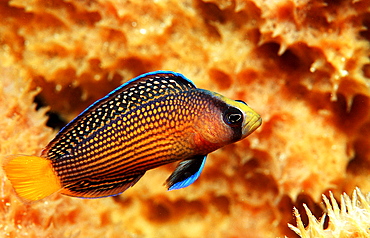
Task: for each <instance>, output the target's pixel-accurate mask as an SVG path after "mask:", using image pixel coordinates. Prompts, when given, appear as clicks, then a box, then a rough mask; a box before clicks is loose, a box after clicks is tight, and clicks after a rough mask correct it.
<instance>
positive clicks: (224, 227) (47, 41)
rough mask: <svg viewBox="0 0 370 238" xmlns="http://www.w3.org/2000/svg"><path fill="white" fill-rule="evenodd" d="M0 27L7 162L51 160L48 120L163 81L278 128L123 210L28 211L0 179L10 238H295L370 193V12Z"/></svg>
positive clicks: (334, 8) (0, 149) (80, 8)
mask: <svg viewBox="0 0 370 238" xmlns="http://www.w3.org/2000/svg"><path fill="white" fill-rule="evenodd" d="M0 16H1V22H0V68H1V75H0V77H1V79H0V92H1V93H0V107H1V110H0V115H1V116H0V118H1V119H0V128H1V130H0V141H1V142H0V143H1V144H0V154H1V156H2V159H4V156H5V155H9V154H19V153H21V154H38V153H39V152H40V151H41V149H42V148H43V147H44V146H45V145H46V144H47V143H48V141H49V140H50V139H52V138H53V136H54V135H55V133H56V132H57V131H56V130H52V129H50V128H49V127H47V126H46V122H47V120H48V118H49V117H48V115H49V114H47V113H46V112H47V111H48V110H49V111H51V112H52V113H53V114H57V115H59V116H60V117H61V118H62V120H64V121H69V120H71V119H72V118H73V117H75V116H76V115H77V114H78V113H79V112H81V111H82V110H83V109H84V108H85V107H87V106H88V105H89V104H90V103H92V102H93V101H95V100H96V99H98V98H100V97H102V96H104V95H105V94H106V93H108V92H109V91H111V90H112V89H114V88H115V87H116V86H118V85H120V84H121V83H123V82H125V81H127V80H129V79H131V78H132V77H134V76H137V75H139V74H141V73H145V72H148V71H153V70H159V69H161V70H173V71H177V72H180V73H183V74H184V75H186V76H187V77H188V78H190V79H192V80H193V81H194V82H195V84H196V85H197V86H198V87H200V88H206V89H209V90H212V91H217V92H219V93H221V94H224V95H226V96H228V97H230V98H234V99H242V100H245V101H246V102H247V103H248V104H249V105H250V106H251V107H252V108H254V109H255V110H256V111H257V112H259V113H260V114H261V116H262V118H263V125H262V127H261V128H260V129H259V130H257V131H256V132H255V133H254V134H252V135H251V136H249V137H248V138H247V139H245V140H243V141H241V142H238V143H236V144H233V145H230V146H227V147H225V148H223V149H220V150H218V151H216V152H214V153H212V154H211V155H210V156H209V159H208V161H207V164H206V167H205V169H204V172H203V174H202V175H201V177H200V179H199V180H198V181H197V182H196V183H195V184H193V185H192V186H190V187H189V188H186V189H182V190H179V191H172V192H167V191H166V190H165V188H164V187H163V186H162V184H163V182H164V181H165V179H166V178H167V176H168V175H169V174H170V172H171V170H172V169H173V168H174V167H175V165H169V166H165V167H163V168H158V169H155V170H153V171H149V172H148V173H147V174H146V175H145V176H144V177H143V179H142V180H140V181H139V183H138V184H137V185H135V187H134V188H131V189H129V190H127V191H126V192H125V193H123V194H122V195H121V196H118V197H112V198H104V199H95V200H84V199H76V198H69V197H65V196H60V195H55V196H52V197H50V198H47V199H45V200H43V201H42V202H38V203H33V204H23V203H22V202H20V201H19V200H18V199H17V198H16V196H15V195H14V193H13V191H12V189H11V186H10V183H9V182H8V181H7V180H6V179H5V176H4V175H3V174H2V172H0V173H1V174H0V176H1V177H2V178H3V179H2V180H1V181H0V186H1V203H0V213H1V216H0V231H1V234H2V235H3V236H4V237H186V238H188V237H189V238H190V237H230V238H234V237H276V236H284V235H287V236H289V237H294V236H295V234H294V233H293V232H292V231H290V230H289V229H288V227H287V223H288V222H290V223H294V220H293V215H292V210H293V206H297V207H298V208H299V209H300V210H301V211H303V210H302V203H307V204H308V206H309V207H310V209H311V210H312V211H313V212H314V214H315V215H317V216H320V215H321V214H322V212H323V207H322V206H321V204H320V201H321V194H323V193H324V194H327V193H328V191H329V190H331V191H333V192H334V194H336V195H337V196H338V195H339V194H340V193H342V192H343V191H345V192H347V193H351V191H352V190H353V189H354V187H355V186H359V187H360V188H361V189H362V191H363V192H364V193H367V192H369V191H370V180H369V179H368V174H369V171H370V165H369V162H370V139H369V138H370V88H369V87H370V86H369V85H370V62H369V53H370V49H369V41H370V31H369V29H368V27H370V2H369V1H366V0H358V1H349V0H348V1H346V0H341V1H334V0H315V1H309V0H291V1H289V0H282V1H263V0H245V1H243V0H239V1H238V0H235V1H226V0H220V1H211V0H207V1H206V0H204V1H201V0H188V1H174V0H168V1H164V0H159V1H155V2H152V1H117V0H107V1H93V0H90V1H89V0H86V1H85V0H81V1H71V0H66V1H61V0H55V1H41V0H39V1H37V0H33V1H20V0H14V1H6V0H5V1H1V2H0ZM36 95H37V101H38V102H40V101H41V102H42V105H47V108H41V109H39V108H37V110H36V104H35V103H34V100H35V99H34V98H35V96H36ZM49 122H50V120H49ZM303 213H304V212H303ZM305 219H306V218H305V217H304V216H303V220H305Z"/></svg>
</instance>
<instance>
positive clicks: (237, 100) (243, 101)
mask: <svg viewBox="0 0 370 238" xmlns="http://www.w3.org/2000/svg"><path fill="white" fill-rule="evenodd" d="M235 101H237V102H241V103H243V104H245V105H247V106H248V104H247V103H246V102H244V101H243V100H235Z"/></svg>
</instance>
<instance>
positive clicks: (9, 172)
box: [4, 155, 61, 201]
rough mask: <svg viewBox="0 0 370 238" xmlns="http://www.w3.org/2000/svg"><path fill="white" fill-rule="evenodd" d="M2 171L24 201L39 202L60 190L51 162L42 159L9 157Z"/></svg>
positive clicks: (20, 156)
mask: <svg viewBox="0 0 370 238" xmlns="http://www.w3.org/2000/svg"><path fill="white" fill-rule="evenodd" d="M4 171H5V174H6V176H7V177H8V179H9V180H10V182H11V183H12V185H13V187H14V189H15V191H16V192H17V194H18V195H19V197H21V198H22V199H24V200H26V201H36V200H40V199H42V198H45V197H47V196H49V195H51V194H53V193H55V192H57V191H58V190H60V189H61V184H60V180H59V178H58V177H57V175H56V174H55V173H54V170H53V168H52V165H51V161H50V160H48V159H45V158H42V157H38V156H27V155H14V156H9V157H7V158H6V161H5V163H4Z"/></svg>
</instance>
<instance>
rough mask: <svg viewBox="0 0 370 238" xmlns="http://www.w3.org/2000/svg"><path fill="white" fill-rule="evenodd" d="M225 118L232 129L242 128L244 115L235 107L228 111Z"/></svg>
mask: <svg viewBox="0 0 370 238" xmlns="http://www.w3.org/2000/svg"><path fill="white" fill-rule="evenodd" d="M223 117H224V121H225V123H226V124H227V125H229V126H231V127H235V126H240V125H241V124H242V122H243V113H242V112H241V111H240V110H239V109H237V108H235V107H230V108H228V109H226V111H225V112H224V116H223Z"/></svg>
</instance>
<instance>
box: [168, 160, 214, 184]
mask: <svg viewBox="0 0 370 238" xmlns="http://www.w3.org/2000/svg"><path fill="white" fill-rule="evenodd" d="M206 158H207V155H196V156H194V157H192V158H191V159H188V160H185V161H182V162H180V163H179V164H178V165H177V167H176V169H175V171H173V173H172V174H171V175H170V177H168V179H167V180H166V186H167V187H168V190H174V189H180V188H185V187H187V186H189V185H190V184H192V183H194V182H195V180H197V179H198V178H199V175H200V174H201V172H202V170H203V168H204V164H205V163H206Z"/></svg>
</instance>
